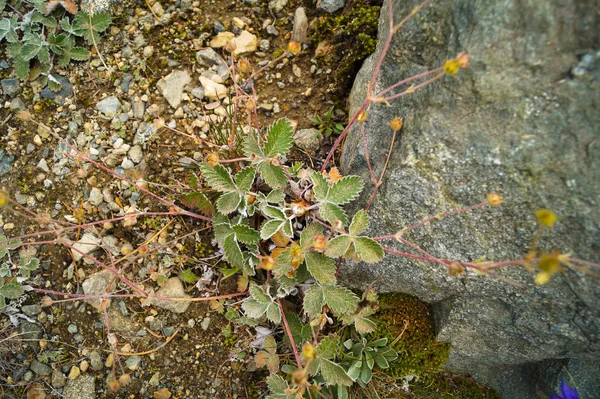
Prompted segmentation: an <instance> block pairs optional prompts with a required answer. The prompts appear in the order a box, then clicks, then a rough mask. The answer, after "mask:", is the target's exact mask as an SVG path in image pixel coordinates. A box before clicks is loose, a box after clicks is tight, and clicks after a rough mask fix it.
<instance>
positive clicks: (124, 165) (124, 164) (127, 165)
mask: <svg viewBox="0 0 600 399" xmlns="http://www.w3.org/2000/svg"><path fill="white" fill-rule="evenodd" d="M121 167H122V168H123V169H125V170H129V169H133V168H135V165H134V164H133V161H132V160H131V159H129V158H127V157H125V158H124V159H123V162H121Z"/></svg>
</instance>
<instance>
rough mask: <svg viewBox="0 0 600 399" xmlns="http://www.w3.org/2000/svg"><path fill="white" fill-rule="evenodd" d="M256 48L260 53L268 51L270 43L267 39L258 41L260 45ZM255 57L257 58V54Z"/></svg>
mask: <svg viewBox="0 0 600 399" xmlns="http://www.w3.org/2000/svg"><path fill="white" fill-rule="evenodd" d="M258 48H259V49H260V50H261V51H268V50H269V48H271V43H269V41H268V40H267V39H262V40H261V41H260V44H259V45H258ZM257 56H258V53H257Z"/></svg>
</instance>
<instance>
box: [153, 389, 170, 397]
mask: <svg viewBox="0 0 600 399" xmlns="http://www.w3.org/2000/svg"><path fill="white" fill-rule="evenodd" d="M170 397H171V392H170V391H169V390H168V389H167V388H161V389H159V390H158V391H155V392H154V399H169V398H170Z"/></svg>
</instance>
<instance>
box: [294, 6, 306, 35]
mask: <svg viewBox="0 0 600 399" xmlns="http://www.w3.org/2000/svg"><path fill="white" fill-rule="evenodd" d="M307 39H308V18H307V17H306V12H305V11H304V7H298V8H296V12H295V13H294V26H293V28H292V40H293V41H296V42H298V43H306V42H307Z"/></svg>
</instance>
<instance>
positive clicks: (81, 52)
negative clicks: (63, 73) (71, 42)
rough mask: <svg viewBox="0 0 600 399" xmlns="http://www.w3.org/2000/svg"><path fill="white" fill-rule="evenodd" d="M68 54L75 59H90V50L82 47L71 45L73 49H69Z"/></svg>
mask: <svg viewBox="0 0 600 399" xmlns="http://www.w3.org/2000/svg"><path fill="white" fill-rule="evenodd" d="M69 56H70V57H71V59H73V60H75V61H87V60H89V59H90V51H89V50H88V49H85V48H83V47H73V49H72V50H71V51H69Z"/></svg>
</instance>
